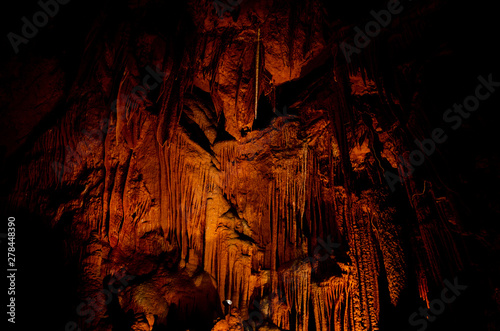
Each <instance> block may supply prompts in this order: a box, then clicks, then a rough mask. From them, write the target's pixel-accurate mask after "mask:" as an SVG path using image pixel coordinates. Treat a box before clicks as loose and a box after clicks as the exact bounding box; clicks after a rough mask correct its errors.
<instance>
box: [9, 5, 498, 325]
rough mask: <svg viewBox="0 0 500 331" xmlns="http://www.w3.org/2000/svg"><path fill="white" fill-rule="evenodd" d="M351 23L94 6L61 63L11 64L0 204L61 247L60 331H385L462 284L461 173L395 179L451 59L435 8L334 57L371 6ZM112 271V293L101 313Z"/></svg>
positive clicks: (286, 13)
mask: <svg viewBox="0 0 500 331" xmlns="http://www.w3.org/2000/svg"><path fill="white" fill-rule="evenodd" d="M352 6H354V7H356V8H352ZM358 6H359V7H358ZM358 6H356V5H355V4H345V5H342V4H331V3H323V2H321V1H312V0H311V1H310V0H307V1H300V2H299V1H297V2H296V1H291V2H289V1H271V0H262V1H242V2H241V3H240V4H239V5H237V6H234V8H233V7H230V9H229V10H227V12H226V13H225V14H224V15H223V17H218V15H217V10H216V9H215V8H214V4H213V3H212V2H205V1H188V2H185V3H184V2H182V3H176V4H171V3H167V2H161V1H137V2H129V3H120V4H119V3H115V2H110V3H106V6H104V8H103V9H102V10H101V11H99V14H98V15H97V14H96V15H94V17H93V21H92V24H88V28H86V29H84V28H82V31H83V32H82V37H81V38H80V39H78V38H76V37H75V40H76V41H74V42H73V44H71V47H74V48H71V49H69V50H68V53H67V54H73V55H74V56H73V57H68V56H64V55H61V54H64V52H62V51H60V49H62V50H64V48H65V46H58V47H59V48H56V50H57V51H54V53H56V54H55V55H54V54H43V53H41V52H38V53H37V52H36V50H37V49H36V48H35V52H34V54H35V55H33V56H32V57H30V58H29V59H28V60H20V59H17V58H14V59H12V60H10V62H9V63H11V65H10V66H9V68H8V70H7V69H6V70H5V74H4V76H5V77H7V78H8V77H11V78H12V77H22V80H21V81H20V82H19V83H16V84H12V85H10V86H9V87H8V88H4V89H3V91H2V97H1V98H2V101H3V103H4V102H5V104H6V105H7V107H6V108H7V111H6V112H5V113H4V115H3V116H4V118H5V119H6V120H5V121H4V123H11V124H12V123H13V124H14V125H11V128H17V127H19V128H20V129H16V130H13V129H11V132H10V133H6V134H5V136H8V138H5V141H6V142H10V141H12V142H13V143H8V144H6V145H5V146H6V148H5V155H6V157H7V158H8V157H10V158H11V160H17V161H16V162H13V163H11V165H10V166H11V167H13V171H15V172H14V173H15V174H16V175H15V176H12V177H11V178H9V179H8V180H6V181H5V183H7V184H6V186H7V187H8V188H9V191H8V193H6V194H7V195H6V197H7V199H8V208H9V209H10V210H14V211H16V210H24V211H27V212H29V213H30V214H31V215H37V216H38V217H39V219H40V222H43V223H44V224H46V226H47V227H48V228H49V229H52V230H53V231H57V232H58V233H59V234H60V235H59V238H60V240H61V245H62V247H64V248H63V251H64V254H65V257H64V260H65V261H66V262H65V263H67V264H68V265H69V268H71V270H72V271H73V272H74V274H75V276H74V277H75V281H74V284H73V285H72V286H73V287H74V291H75V293H76V295H75V297H74V298H73V303H72V306H71V307H78V303H79V302H81V300H83V299H84V298H93V299H95V302H94V306H93V307H94V308H92V310H93V311H94V312H95V316H93V317H92V318H90V316H91V314H90V313H88V311H87V313H85V311H83V310H82V309H81V308H82V307H81V306H80V309H79V308H76V314H75V313H72V314H71V316H66V315H64V317H63V318H61V321H69V320H71V318H73V319H74V320H75V321H77V323H78V324H79V326H80V328H81V329H83V330H85V329H91V330H114V329H117V328H119V327H123V328H125V329H127V328H130V329H133V330H153V329H158V330H160V329H161V328H164V329H168V330H177V329H179V330H185V329H193V330H210V329H212V328H213V329H214V330H229V329H232V330H233V329H234V330H242V329H243V328H244V327H246V328H248V327H249V326H250V327H252V328H256V327H260V328H261V329H269V330H271V329H276V330H378V329H391V328H392V327H393V324H397V323H399V320H397V321H391V315H392V314H401V315H404V314H406V315H404V316H403V317H400V318H401V319H402V320H403V322H404V323H406V324H404V325H405V327H407V326H408V325H407V323H408V322H407V317H406V316H408V315H409V314H408V313H407V312H410V313H411V312H412V311H413V310H416V309H417V308H418V306H419V305H420V304H424V305H427V306H428V305H429V302H430V301H431V299H432V297H431V296H430V293H434V292H432V291H436V289H440V288H441V287H442V284H443V281H444V280H445V279H453V278H454V277H455V276H456V275H457V274H459V273H460V272H464V270H465V271H467V270H470V269H468V268H469V266H470V265H471V264H472V265H473V264H474V263H473V262H472V261H471V257H470V253H469V252H468V249H467V247H466V246H467V245H468V241H469V240H471V241H473V240H476V241H478V242H480V241H481V239H482V237H481V235H476V234H475V233H480V231H478V230H477V229H474V228H472V229H471V225H470V223H468V217H469V216H468V215H469V213H470V212H469V213H468V212H467V211H464V210H462V202H461V201H463V194H462V191H461V190H464V191H465V190H466V188H465V187H461V186H460V185H459V184H457V183H458V182H457V180H456V178H457V176H458V173H459V172H460V170H457V169H456V166H455V164H454V163H453V162H448V160H451V159H450V158H449V157H447V155H446V152H442V151H441V146H437V147H436V148H437V150H438V151H439V152H436V153H433V154H432V155H429V156H427V157H426V159H425V162H424V163H423V165H422V166H419V167H418V169H416V170H415V171H412V170H411V167H408V161H405V162H402V160H408V158H409V155H410V152H412V151H413V150H414V149H415V148H416V147H415V144H414V140H415V139H417V140H419V141H422V140H424V139H427V138H428V137H429V136H430V133H431V132H432V131H433V129H434V128H435V127H436V125H439V124H440V118H439V117H440V116H441V113H442V110H443V109H445V108H443V107H449V106H450V104H449V102H448V100H449V99H447V95H446V92H445V93H444V96H440V97H439V98H436V97H435V95H433V91H434V90H433V84H437V83H436V82H435V81H436V80H437V79H439V78H441V76H440V75H443V76H446V74H449V73H448V72H445V71H444V70H447V69H448V68H452V66H451V65H449V66H448V67H446V66H445V67H444V68H445V69H443V71H444V72H441V71H440V70H441V69H439V68H443V63H445V62H447V61H451V62H452V63H453V64H455V63H460V60H461V58H460V57H459V58H458V59H456V58H454V57H453V54H455V53H454V52H457V51H459V50H460V49H458V50H457V46H456V45H455V44H453V42H454V41H455V39H453V38H451V37H450V38H449V40H448V41H449V42H446V41H447V40H445V41H443V40H442V37H443V35H445V33H446V32H447V30H446V29H443V28H441V27H440V20H442V19H443V18H447V17H448V16H447V15H451V14H449V11H450V10H451V9H453V10H454V8H455V7H452V4H450V3H448V2H446V1H420V2H419V3H416V4H410V3H404V4H402V5H401V6H404V7H405V8H404V10H402V11H401V13H400V14H398V15H394V18H393V20H392V21H391V25H390V28H386V29H382V30H381V32H380V33H379V35H377V36H376V37H373V38H372V40H371V42H370V44H369V45H368V46H367V47H365V48H362V49H361V50H360V52H359V54H353V55H352V56H347V57H346V54H345V51H344V50H345V48H343V47H345V46H343V44H342V43H343V42H350V43H351V44H352V43H353V42H354V41H353V38H354V39H355V38H356V36H355V31H356V30H355V29H354V27H356V26H361V27H362V26H363V24H364V22H366V21H367V20H368V19H369V18H370V16H368V15H367V14H368V13H369V12H370V9H373V8H375V9H377V10H379V9H383V8H386V6H387V4H385V3H383V2H377V3H370V4H367V3H360V4H358ZM216 7H217V6H216ZM228 8H229V7H228ZM231 8H233V9H231ZM364 8H366V10H364V11H363V10H362V9H364ZM402 8H403V7H402ZM360 12H363V14H360V15H355V13H360ZM452 13H453V11H452ZM363 15H364V16H363ZM54 24H55V23H54ZM60 24H61V25H62V24H63V23H60ZM436 30H437V31H439V33H441V34H439V33H438V34H437V35H436ZM344 45H345V44H344ZM34 47H36V46H34ZM68 48H69V46H68ZM59 52H61V53H59ZM450 54H451V55H450ZM23 56H24V55H23ZM26 56H27V55H26ZM491 56H492V57H493V55H491ZM21 61H25V62H26V63H27V65H24V64H23V65H22V64H21ZM436 68H438V69H436ZM449 70H450V71H451V69H449ZM436 72H437V73H436ZM476 72H477V71H475V70H473V69H470V74H468V75H469V76H468V77H470V76H471V75H474V74H475V75H476V76H477V75H479V74H482V75H483V76H484V77H486V76H487V75H488V74H489V73H490V72H491V71H480V72H479V73H476ZM466 76H467V75H466ZM454 77H455V76H453V75H451V76H449V77H448V80H452V79H453V78H454ZM470 81H471V83H470V84H471V85H470V86H472V87H473V86H475V84H477V82H476V81H475V80H470ZM26 82H29V84H30V87H29V89H27V87H26V85H25V84H26ZM467 87H468V86H467ZM472 87H471V88H469V89H468V90H467V89H466V88H465V87H464V88H463V89H464V91H466V92H464V93H465V94H460V93H458V92H456V91H455V92H454V94H453V93H451V94H450V95H453V96H454V97H455V99H456V95H458V96H459V98H461V96H462V95H467V94H466V93H470V92H469V91H470V90H471V89H472ZM451 89H452V88H450V90H451ZM256 104H257V106H256ZM442 104H443V105H444V106H443V105H442ZM487 107H488V106H487ZM18 109H20V110H21V112H20V113H19V112H18V111H17V110H18ZM481 116H485V117H482V118H488V117H487V116H486V115H481ZM6 127H7V125H6ZM468 130H470V131H473V130H474V127H473V128H469V129H468ZM4 132H6V131H4ZM467 132H468V131H467ZM14 141H15V142H16V143H14ZM453 146H459V144H458V142H457V143H455V145H452V147H453ZM496 153H498V152H496ZM478 154H479V152H478ZM451 155H452V156H453V155H456V154H453V153H451ZM483 155H486V154H483ZM401 157H402V158H401ZM496 160H497V161H496V162H498V158H497V159H496ZM405 163H406V164H405ZM497 165H498V163H495V164H493V165H491V168H490V169H494V167H495V166H497ZM4 167H6V166H5V165H4ZM496 169H498V167H497V168H496ZM388 173H391V174H394V176H395V177H388V176H390V175H388ZM495 174H496V175H492V180H493V179H494V180H495V181H498V171H496V173H495ZM394 178H398V180H397V183H395V182H392V181H391V180H393V179H394ZM466 201H467V200H466ZM470 201H474V200H470ZM489 201H492V202H493V203H496V204H494V206H496V207H492V208H491V210H492V212H491V214H488V217H490V218H492V217H493V218H494V217H495V216H496V217H497V216H498V201H496V202H494V201H495V199H494V198H491V200H489ZM471 208H475V206H473V207H471ZM495 208H496V209H495ZM495 210H496V211H495ZM475 231H477V232H475ZM491 235H492V236H494V234H491ZM469 238H471V239H469ZM476 241H474V242H476ZM325 243H326V245H327V246H328V249H327V248H326V246H325ZM478 246H479V247H481V245H480V244H478ZM497 248H498V247H497ZM481 249H482V248H478V249H477V250H475V251H474V252H473V254H476V253H477V252H482V251H481ZM320 251H321V252H326V253H324V254H323V255H321V254H319V252H320ZM477 254H479V253H477ZM473 257H474V255H473ZM472 260H473V259H472ZM123 270H126V272H127V273H128V274H129V275H132V276H133V280H132V281H131V282H130V285H129V286H127V287H126V288H125V289H124V290H123V291H121V292H120V293H118V294H117V295H116V297H113V300H112V302H111V303H107V302H105V300H104V299H103V298H102V296H101V295H100V292H102V288H103V286H105V284H106V282H107V280H108V279H109V278H110V277H111V278H113V277H115V278H116V277H117V276H116V275H117V274H119V273H121V272H123ZM481 275H482V274H481ZM464 277H465V276H464ZM492 278H494V277H493V276H492ZM478 279H479V277H478ZM496 282H497V281H496ZM490 286H491V287H492V288H496V289H498V284H496V283H495V282H493V283H491V285H490ZM495 286H496V287H495ZM72 290H73V288H72ZM226 299H230V300H232V303H233V304H232V312H231V314H232V316H231V317H229V318H224V313H223V312H224V309H225V308H224V306H223V304H222V301H223V300H226ZM84 302H85V301H84ZM464 309H465V308H464ZM73 312H74V309H73ZM92 315H93V314H92ZM491 323H492V322H490V327H491V325H493V327H494V325H495V324H491ZM492 330H493V329H492Z"/></svg>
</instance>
